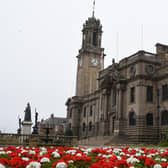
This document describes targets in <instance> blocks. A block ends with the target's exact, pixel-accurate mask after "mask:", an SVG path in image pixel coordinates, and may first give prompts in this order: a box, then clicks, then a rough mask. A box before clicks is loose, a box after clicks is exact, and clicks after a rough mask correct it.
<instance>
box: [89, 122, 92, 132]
mask: <svg viewBox="0 0 168 168" xmlns="http://www.w3.org/2000/svg"><path fill="white" fill-rule="evenodd" d="M91 130H92V122H91V121H90V122H89V131H91Z"/></svg>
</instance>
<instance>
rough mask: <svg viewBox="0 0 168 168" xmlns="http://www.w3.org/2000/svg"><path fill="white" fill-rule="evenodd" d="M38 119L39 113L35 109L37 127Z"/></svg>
mask: <svg viewBox="0 0 168 168" xmlns="http://www.w3.org/2000/svg"><path fill="white" fill-rule="evenodd" d="M37 121H38V113H37V111H36V110H35V126H36V127H37Z"/></svg>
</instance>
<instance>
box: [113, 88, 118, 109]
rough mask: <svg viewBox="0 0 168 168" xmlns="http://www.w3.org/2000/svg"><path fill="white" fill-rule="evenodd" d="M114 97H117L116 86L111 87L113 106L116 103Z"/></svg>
mask: <svg viewBox="0 0 168 168" xmlns="http://www.w3.org/2000/svg"><path fill="white" fill-rule="evenodd" d="M116 98H117V90H116V88H114V89H113V106H115V105H116Z"/></svg>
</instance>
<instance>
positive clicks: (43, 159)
mask: <svg viewBox="0 0 168 168" xmlns="http://www.w3.org/2000/svg"><path fill="white" fill-rule="evenodd" d="M40 162H41V163H44V162H50V159H49V158H47V157H43V158H41V160H40Z"/></svg>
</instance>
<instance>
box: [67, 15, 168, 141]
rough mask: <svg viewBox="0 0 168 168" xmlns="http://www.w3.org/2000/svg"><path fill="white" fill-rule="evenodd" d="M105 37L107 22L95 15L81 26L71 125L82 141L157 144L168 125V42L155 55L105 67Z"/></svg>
mask: <svg viewBox="0 0 168 168" xmlns="http://www.w3.org/2000/svg"><path fill="white" fill-rule="evenodd" d="M101 41H102V25H101V23H100V20H99V19H96V18H95V16H94V15H93V16H92V17H90V18H88V20H86V22H85V23H84V25H83V29H82V47H81V49H80V50H79V53H78V56H77V75H76V94H75V96H73V97H70V98H68V100H67V102H66V105H67V128H68V129H71V130H72V132H73V135H74V136H78V137H79V139H83V138H88V137H98V136H99V137H111V141H112V142H113V139H112V138H113V137H118V138H120V139H123V140H124V141H125V143H127V142H130V143H158V142H159V141H160V140H161V139H163V138H164V137H165V133H166V131H167V128H168V46H167V45H163V44H159V43H157V44H156V53H150V52H146V51H138V52H136V53H135V54H133V55H131V56H129V57H125V58H124V59H122V60H120V61H119V62H118V63H117V62H115V60H114V59H112V64H111V65H110V66H108V67H107V68H104V58H105V54H104V48H102V46H101ZM115 143H116V142H115Z"/></svg>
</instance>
